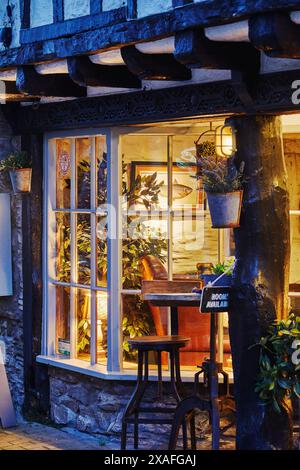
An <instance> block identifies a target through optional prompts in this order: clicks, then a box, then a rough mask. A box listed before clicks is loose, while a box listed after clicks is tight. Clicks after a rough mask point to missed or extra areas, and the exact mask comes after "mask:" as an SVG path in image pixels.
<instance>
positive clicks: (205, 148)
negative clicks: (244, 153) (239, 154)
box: [196, 141, 245, 193]
mask: <svg viewBox="0 0 300 470" xmlns="http://www.w3.org/2000/svg"><path fill="white" fill-rule="evenodd" d="M196 148H197V167H198V170H197V175H198V178H201V179H202V182H203V186H204V189H205V191H207V192H209V193H230V192H232V191H238V190H240V189H242V185H243V183H244V181H245V180H244V176H243V174H244V166H245V165H244V162H242V163H241V165H240V167H239V168H236V165H235V160H234V157H231V158H223V157H218V156H217V154H216V147H215V144H214V143H212V142H209V141H204V142H201V143H200V144H197V145H196Z"/></svg>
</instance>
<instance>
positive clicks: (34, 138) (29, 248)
mask: <svg viewBox="0 0 300 470" xmlns="http://www.w3.org/2000/svg"><path fill="white" fill-rule="evenodd" d="M21 147H22V150H26V151H28V153H29V154H30V155H31V157H32V187H31V192H30V194H24V196H23V211H22V231H23V234H22V239H23V263H22V270H23V289H24V291H23V297H24V301H23V302H24V304H23V315H24V323H23V324H24V331H23V338H24V388H25V400H24V412H25V414H26V416H27V415H29V416H30V415H32V414H34V415H35V416H37V415H38V414H40V415H41V416H43V417H45V416H48V413H49V377H48V369H47V366H44V365H43V364H39V363H37V362H36V356H38V355H39V354H41V341H42V226H43V224H42V215H43V193H42V184H43V136H42V135H40V134H32V135H27V136H24V135H23V136H21Z"/></svg>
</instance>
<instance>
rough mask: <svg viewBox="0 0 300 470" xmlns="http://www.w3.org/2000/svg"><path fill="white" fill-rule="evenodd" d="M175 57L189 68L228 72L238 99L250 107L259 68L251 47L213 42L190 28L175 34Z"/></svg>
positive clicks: (257, 54) (256, 57)
mask: <svg viewBox="0 0 300 470" xmlns="http://www.w3.org/2000/svg"><path fill="white" fill-rule="evenodd" d="M174 56H175V58H176V60H178V62H180V63H181V64H184V65H186V66H187V67H190V68H203V69H216V70H220V69H221V70H231V72H232V83H233V86H234V88H235V89H236V92H237V93H238V96H239V97H240V99H241V101H242V102H243V103H244V105H245V106H246V107H247V108H248V109H249V108H251V106H252V96H251V95H252V88H253V86H254V83H255V80H256V78H257V76H258V74H259V68H260V53H259V51H258V50H256V49H255V48H254V47H253V46H252V45H251V44H248V43H243V42H237V43H227V42H214V41H210V40H209V39H207V37H206V36H205V34H204V31H203V30H202V29H191V30H187V31H183V32H180V33H177V34H176V36H175V52H174Z"/></svg>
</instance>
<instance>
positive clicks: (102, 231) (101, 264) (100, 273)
mask: <svg viewBox="0 0 300 470" xmlns="http://www.w3.org/2000/svg"><path fill="white" fill-rule="evenodd" d="M97 284H98V286H100V287H106V286H107V217H106V216H99V217H97Z"/></svg>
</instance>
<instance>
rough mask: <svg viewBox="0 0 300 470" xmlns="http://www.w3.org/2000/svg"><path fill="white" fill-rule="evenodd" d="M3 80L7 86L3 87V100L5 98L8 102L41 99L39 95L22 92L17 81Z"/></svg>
mask: <svg viewBox="0 0 300 470" xmlns="http://www.w3.org/2000/svg"><path fill="white" fill-rule="evenodd" d="M2 82H3V83H4V84H5V88H4V87H3V89H1V93H3V96H1V100H5V102H7V103H11V102H15V101H16V102H21V101H22V102H24V101H39V100H40V98H39V97H37V96H28V95H25V94H24V93H20V91H19V90H18V89H17V87H16V83H15V82H11V81H5V80H2Z"/></svg>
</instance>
